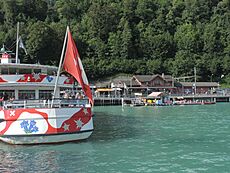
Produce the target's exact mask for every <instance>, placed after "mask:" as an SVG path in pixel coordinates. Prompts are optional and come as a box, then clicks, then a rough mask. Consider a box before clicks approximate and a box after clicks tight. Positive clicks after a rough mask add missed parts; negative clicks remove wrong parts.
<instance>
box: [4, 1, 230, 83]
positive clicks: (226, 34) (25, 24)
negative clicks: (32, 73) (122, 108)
mask: <svg viewBox="0 0 230 173" xmlns="http://www.w3.org/2000/svg"><path fill="white" fill-rule="evenodd" d="M0 3H1V6H0V43H1V44H3V43H5V45H6V47H8V48H9V49H14V45H12V44H13V43H14V42H15V38H16V23H17V22H20V35H21V36H22V39H23V41H24V43H25V45H26V48H27V51H28V53H29V55H25V54H24V52H23V50H21V51H20V57H21V61H23V62H34V63H35V62H40V63H41V64H55V65H57V64H58V61H59V58H60V54H61V48H62V42H63V38H64V33H65V28H66V25H69V26H70V28H71V31H72V33H73V37H74V39H75V41H76V43H77V46H78V49H79V52H80V54H81V58H82V60H83V63H84V66H85V69H86V72H87V74H88V76H89V77H90V78H93V79H98V78H101V77H105V76H112V75H115V74H119V73H127V74H156V73H165V74H172V75H173V76H175V77H180V76H191V75H193V69H194V67H196V69H197V75H198V76H199V79H198V80H202V81H211V80H213V81H217V82H223V83H226V84H230V75H229V72H230V1H229V0H212V1H208V0H75V1H73V0H0ZM22 57H23V58H22Z"/></svg>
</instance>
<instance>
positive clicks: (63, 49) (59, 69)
mask: <svg viewBox="0 0 230 173" xmlns="http://www.w3.org/2000/svg"><path fill="white" fill-rule="evenodd" d="M68 31H69V26H67V28H66V33H65V38H64V43H63V47H62V53H61V58H60V62H59V67H58V71H57V76H56V81H55V86H54V92H53V97H52V101H51V108H52V107H53V102H54V98H55V95H56V92H57V85H58V79H59V76H60V72H61V67H62V61H63V57H64V52H65V46H66V40H67V34H68Z"/></svg>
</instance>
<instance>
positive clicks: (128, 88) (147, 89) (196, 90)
mask: <svg viewBox="0 0 230 173" xmlns="http://www.w3.org/2000/svg"><path fill="white" fill-rule="evenodd" d="M95 85H96V88H97V89H96V92H95V94H96V97H101V96H102V97H110V96H115V97H135V96H147V95H148V94H150V93H151V92H163V93H165V94H168V95H191V94H213V93H214V92H215V91H216V90H217V89H218V88H219V87H220V85H219V84H218V83H217V82H196V83H194V82H177V81H176V80H175V79H174V78H173V77H172V76H171V75H164V74H161V75H159V74H155V75H133V76H119V77H115V78H112V79H109V80H105V81H100V82H96V83H95Z"/></svg>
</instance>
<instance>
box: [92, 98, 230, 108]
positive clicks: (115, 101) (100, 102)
mask: <svg viewBox="0 0 230 173" xmlns="http://www.w3.org/2000/svg"><path fill="white" fill-rule="evenodd" d="M168 97H169V99H172V100H175V99H176V98H178V97H183V98H184V99H189V100H193V101H196V100H209V101H213V102H230V95H224V96H223V95H177V96H175V95H174V96H168ZM142 98H146V97H142ZM131 99H133V98H130V97H125V98H122V97H95V98H94V105H95V106H109V105H122V103H127V104H130V103H131Z"/></svg>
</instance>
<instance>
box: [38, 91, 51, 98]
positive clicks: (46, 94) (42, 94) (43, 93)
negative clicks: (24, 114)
mask: <svg viewBox="0 0 230 173" xmlns="http://www.w3.org/2000/svg"><path fill="white" fill-rule="evenodd" d="M52 93H53V90H39V99H51V98H52Z"/></svg>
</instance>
